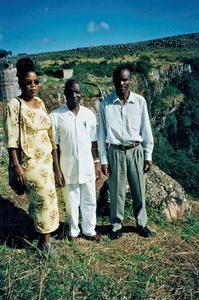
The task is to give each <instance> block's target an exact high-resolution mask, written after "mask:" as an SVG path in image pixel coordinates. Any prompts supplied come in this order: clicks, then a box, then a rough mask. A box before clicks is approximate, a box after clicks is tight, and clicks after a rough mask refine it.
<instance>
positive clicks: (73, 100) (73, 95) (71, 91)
mask: <svg viewBox="0 0 199 300" xmlns="http://www.w3.org/2000/svg"><path fill="white" fill-rule="evenodd" d="M64 94H65V96H66V100H67V104H68V106H69V107H70V108H75V107H76V106H77V105H78V104H79V103H80V100H81V97H82V89H81V86H80V85H79V84H78V83H77V82H74V83H73V84H72V85H71V86H69V87H67V89H65V91H64Z"/></svg>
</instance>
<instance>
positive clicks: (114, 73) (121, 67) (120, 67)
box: [113, 65, 132, 79]
mask: <svg viewBox="0 0 199 300" xmlns="http://www.w3.org/2000/svg"><path fill="white" fill-rule="evenodd" d="M123 70H128V71H129V73H130V76H131V71H132V67H131V66H130V65H120V66H118V67H117V68H116V69H115V70H114V72H113V79H114V78H115V77H116V76H117V75H119V74H120V72H121V71H123Z"/></svg>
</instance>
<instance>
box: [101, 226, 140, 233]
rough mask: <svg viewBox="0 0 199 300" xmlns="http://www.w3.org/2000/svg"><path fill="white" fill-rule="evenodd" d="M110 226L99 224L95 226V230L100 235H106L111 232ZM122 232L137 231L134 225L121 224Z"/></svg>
mask: <svg viewBox="0 0 199 300" xmlns="http://www.w3.org/2000/svg"><path fill="white" fill-rule="evenodd" d="M111 229H112V226H111V225H99V226H96V231H97V233H99V234H100V235H108V234H109V233H110V232H111ZM122 232H123V233H137V227H136V226H126V225H123V226H122Z"/></svg>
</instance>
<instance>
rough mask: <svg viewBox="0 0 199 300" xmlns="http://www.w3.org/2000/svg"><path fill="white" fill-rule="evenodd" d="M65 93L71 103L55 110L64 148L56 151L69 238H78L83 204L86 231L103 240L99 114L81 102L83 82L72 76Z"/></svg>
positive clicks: (60, 145) (56, 134) (55, 125)
mask: <svg viewBox="0 0 199 300" xmlns="http://www.w3.org/2000/svg"><path fill="white" fill-rule="evenodd" d="M64 94H65V96H66V100H67V105H63V106H61V107H59V108H57V109H56V110H54V111H53V112H52V113H51V118H52V124H53V130H54V139H55V143H56V144H57V145H58V149H59V151H60V163H59V162H58V155H57V153H56V152H55V153H54V155H53V161H54V171H55V178H56V181H57V183H58V184H59V185H60V186H61V187H62V193H63V198H64V202H65V206H66V215H67V220H68V225H69V237H68V238H69V240H70V241H75V240H76V239H77V237H78V235H79V233H80V229H79V226H78V221H79V208H80V210H81V215H82V222H81V227H82V233H83V235H84V236H85V237H86V238H87V239H89V240H93V241H97V242H100V240H101V237H100V236H99V235H97V234H96V231H95V226H96V191H95V179H98V178H99V177H100V172H101V171H100V166H99V158H98V153H97V138H96V118H95V115H94V113H93V112H92V111H91V110H90V109H88V108H86V107H83V106H81V105H80V100H81V96H82V87H81V83H80V82H79V81H78V80H76V79H69V80H68V81H67V82H66V84H65V90H64Z"/></svg>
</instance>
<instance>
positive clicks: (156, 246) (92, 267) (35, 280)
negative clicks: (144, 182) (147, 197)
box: [0, 34, 199, 300]
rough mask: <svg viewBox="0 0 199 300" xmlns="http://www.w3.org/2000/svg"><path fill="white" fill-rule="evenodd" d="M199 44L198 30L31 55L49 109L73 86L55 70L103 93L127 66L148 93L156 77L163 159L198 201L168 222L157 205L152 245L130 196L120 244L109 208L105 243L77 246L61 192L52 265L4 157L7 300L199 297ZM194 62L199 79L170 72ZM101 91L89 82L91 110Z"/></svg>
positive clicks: (0, 268)
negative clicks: (139, 229) (69, 71)
mask: <svg viewBox="0 0 199 300" xmlns="http://www.w3.org/2000/svg"><path fill="white" fill-rule="evenodd" d="M198 40H199V37H198V34H193V35H183V36H179V37H171V38H170V37H169V38H166V39H162V40H154V41H147V42H140V43H132V44H127V45H116V46H101V47H90V48H83V49H74V50H70V51H60V52H53V53H42V54H35V55H31V56H30V57H31V58H33V59H34V60H35V61H36V64H37V70H38V72H39V73H40V78H41V79H42V78H43V80H44V83H43V84H42V87H41V92H40V96H41V97H42V99H44V101H45V102H46V104H47V106H48V109H49V110H50V109H52V107H54V105H57V103H55V102H56V101H57V100H56V99H58V98H57V93H62V91H63V86H64V81H63V80H61V79H57V78H55V77H53V76H52V75H50V72H51V71H52V70H56V69H59V68H73V69H74V77H76V78H77V79H79V80H81V81H87V80H88V81H91V82H96V83H98V84H99V85H100V87H101V88H102V90H103V92H106V91H107V90H108V91H109V92H111V91H113V90H114V87H113V83H112V78H111V77H112V71H113V69H114V68H115V67H116V66H117V65H119V64H121V63H128V64H129V65H130V66H131V68H132V73H133V85H132V90H134V91H136V92H139V93H140V91H141V89H142V84H143V82H144V81H145V79H146V80H147V83H148V90H147V92H148V94H146V93H145V97H147V101H148V100H149V101H148V104H150V105H151V117H152V119H151V120H152V124H153V131H154V138H155V149H154V161H155V163H156V164H157V165H159V167H160V168H162V169H163V170H165V171H166V172H167V173H168V174H170V175H171V176H174V177H175V178H177V179H178V181H179V182H181V184H182V185H183V187H184V188H185V189H186V191H188V192H189V194H191V195H192V196H188V198H189V200H190V202H191V204H192V211H191V215H189V216H186V217H185V218H184V219H183V220H181V221H176V222H173V223H168V222H166V221H165V219H164V216H163V215H162V213H161V207H159V206H155V207H150V208H149V207H148V205H147V210H148V215H149V227H150V229H151V230H152V232H153V236H152V238H150V239H144V238H141V237H140V236H138V235H137V234H136V232H135V231H136V229H135V225H136V224H135V220H134V218H133V214H132V200H131V198H129V197H127V199H126V211H125V220H124V234H123V237H122V238H121V239H120V240H116V241H111V240H110V239H109V238H108V231H109V230H110V227H109V219H108V211H105V213H104V214H102V215H99V216H98V221H97V230H98V232H99V233H100V234H101V235H102V237H103V241H102V243H100V244H96V243H92V242H90V241H87V240H85V239H83V238H80V239H78V241H77V243H76V244H74V243H70V242H69V241H68V239H67V228H66V224H65V222H66V219H65V211H64V205H63V199H62V196H61V191H60V189H58V196H59V209H60V217H61V218H60V221H61V226H60V230H59V231H58V232H56V233H55V235H56V237H57V238H58V242H57V244H56V245H55V249H56V250H57V252H58V258H56V259H50V260H46V259H44V257H42V254H41V252H40V251H39V250H38V249H37V247H36V246H37V242H38V236H37V234H36V233H35V232H34V228H33V224H32V221H31V219H30V218H29V215H28V201H27V199H26V197H25V196H21V197H18V196H16V195H15V194H14V193H13V192H12V191H11V190H10V189H9V188H8V185H7V175H6V168H7V160H6V159H1V160H0V177H1V184H0V229H1V230H0V299H10V300H13V299H31V300H32V299H35V300H36V299H43V300H45V299H53V300H54V299H60V300H62V299H63V300H64V299H90V300H92V299H93V300H96V299H122V300H124V299H139V300H142V299H169V300H170V299H171V300H174V299H175V300H176V299H179V300H181V299H192V300H196V299H199V290H198V286H199V279H198V278H199V277H198V270H199V225H198V224H199V202H198V201H197V200H198V196H199V195H198V182H199V178H198V176H199V160H198V159H199V145H198V141H199V136H198V134H199V128H198V127H199V119H198V116H199V106H198V105H199V75H198V74H199V58H198V56H199V52H198ZM19 57H23V56H19ZM19 57H16V58H14V60H16V59H18V58H19ZM185 63H186V64H190V65H191V68H192V73H191V74H182V75H179V76H177V74H175V73H173V74H172V76H171V77H169V76H167V75H164V74H166V71H167V70H168V68H169V67H170V66H176V65H180V66H181V65H183V64H185ZM160 69H162V70H166V71H165V73H164V74H163V77H161V78H160V80H159V81H157V82H155V81H153V80H152V79H151V76H150V72H151V71H152V70H160ZM166 76H167V77H166ZM158 91H159V93H158ZM92 92H93V91H92V90H91V89H89V88H88V87H87V86H84V96H86V98H87V99H86V102H85V103H86V104H87V105H88V106H90V107H91V106H92V107H94V105H95V103H94V102H93V98H91V96H92ZM94 93H96V91H94ZM54 99H55V100H54ZM96 99H97V98H96V97H95V101H96ZM53 101H55V102H53ZM61 101H64V100H63V99H61ZM0 104H1V105H0V114H1V112H2V110H1V107H2V106H3V104H2V103H0ZM1 125H2V124H1ZM1 125H0V126H1ZM99 188H100V186H98V187H97V190H98V191H97V196H99ZM193 195H194V196H195V197H194V196H193ZM146 202H147V203H148V201H146Z"/></svg>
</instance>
